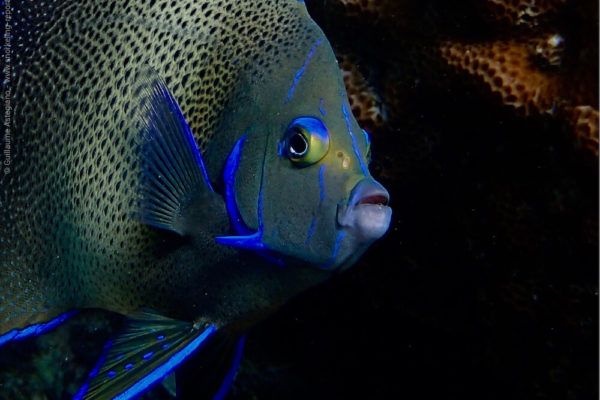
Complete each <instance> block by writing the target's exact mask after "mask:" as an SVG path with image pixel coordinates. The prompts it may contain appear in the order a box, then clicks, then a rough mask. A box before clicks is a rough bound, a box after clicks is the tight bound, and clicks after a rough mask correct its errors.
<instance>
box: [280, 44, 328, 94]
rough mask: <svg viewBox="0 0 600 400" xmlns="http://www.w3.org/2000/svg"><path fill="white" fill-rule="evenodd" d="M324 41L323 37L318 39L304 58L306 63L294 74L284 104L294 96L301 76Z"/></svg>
mask: <svg viewBox="0 0 600 400" xmlns="http://www.w3.org/2000/svg"><path fill="white" fill-rule="evenodd" d="M322 42H323V39H321V38H319V39H317V40H316V42H315V44H314V45H313V47H312V48H311V49H310V51H309V52H308V55H307V56H306V59H305V60H304V64H303V65H302V67H301V68H300V70H298V72H296V75H295V76H294V80H293V82H292V86H291V87H290V90H289V91H288V94H287V97H286V98H285V102H284V104H287V103H288V102H289V101H290V99H291V98H292V95H293V94H294V90H295V89H296V86H297V85H298V82H300V78H302V75H303V74H304V71H306V68H307V67H308V63H309V62H310V59H311V58H312V57H313V55H314V54H315V51H316V50H317V47H319V45H320V44H321V43H322Z"/></svg>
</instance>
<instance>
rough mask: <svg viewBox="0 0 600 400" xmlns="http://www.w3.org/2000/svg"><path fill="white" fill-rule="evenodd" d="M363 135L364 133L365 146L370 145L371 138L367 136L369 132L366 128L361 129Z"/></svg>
mask: <svg viewBox="0 0 600 400" xmlns="http://www.w3.org/2000/svg"><path fill="white" fill-rule="evenodd" d="M362 132H363V135H365V142H366V143H367V147H369V146H370V145H371V138H370V137H369V132H367V131H366V130H364V129H363V130H362Z"/></svg>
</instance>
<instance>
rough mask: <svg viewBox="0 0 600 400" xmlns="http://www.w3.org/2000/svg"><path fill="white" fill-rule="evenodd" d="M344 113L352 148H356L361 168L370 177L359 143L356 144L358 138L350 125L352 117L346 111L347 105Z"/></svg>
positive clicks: (344, 106)
mask: <svg viewBox="0 0 600 400" xmlns="http://www.w3.org/2000/svg"><path fill="white" fill-rule="evenodd" d="M342 112H343V113H344V119H345V120H346V126H347V127H348V133H349V134H350V138H351V139H352V147H353V148H354V154H356V157H357V158H358V162H359V163H360V168H361V169H362V172H363V174H364V175H365V176H369V169H368V168H367V166H366V165H365V162H364V161H363V158H362V156H361V155H360V150H358V143H357V142H356V137H355V136H354V133H352V126H351V124H350V116H349V115H348V110H347V109H346V105H345V104H342Z"/></svg>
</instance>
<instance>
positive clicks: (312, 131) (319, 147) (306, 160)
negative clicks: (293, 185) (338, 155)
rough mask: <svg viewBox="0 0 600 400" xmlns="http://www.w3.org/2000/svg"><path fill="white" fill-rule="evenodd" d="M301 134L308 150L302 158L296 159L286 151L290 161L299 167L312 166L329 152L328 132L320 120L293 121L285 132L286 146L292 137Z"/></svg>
mask: <svg viewBox="0 0 600 400" xmlns="http://www.w3.org/2000/svg"><path fill="white" fill-rule="evenodd" d="M298 134H301V135H302V136H303V137H304V139H305V141H306V143H307V145H308V149H307V151H306V152H305V153H304V155H303V156H301V157H297V156H296V155H293V154H292V152H291V151H290V150H288V154H289V156H290V157H289V158H290V160H291V161H292V162H293V163H294V164H295V165H297V166H299V167H305V166H308V165H312V164H314V163H316V162H318V161H319V160H321V159H322V158H323V157H325V155H326V154H327V152H328V151H329V132H328V131H327V128H326V127H325V125H324V124H323V122H321V120H319V119H317V118H313V117H302V118H297V119H295V120H294V121H293V122H292V123H291V124H290V126H289V128H288V129H287V132H286V136H287V137H286V146H288V149H289V146H290V141H291V140H292V138H293V137H294V135H298Z"/></svg>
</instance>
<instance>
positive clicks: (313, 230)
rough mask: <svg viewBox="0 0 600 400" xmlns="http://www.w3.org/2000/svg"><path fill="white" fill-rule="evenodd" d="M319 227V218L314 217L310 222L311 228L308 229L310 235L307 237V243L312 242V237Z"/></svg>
mask: <svg viewBox="0 0 600 400" xmlns="http://www.w3.org/2000/svg"><path fill="white" fill-rule="evenodd" d="M316 227H317V219H316V218H313V220H312V221H311V223H310V228H309V229H308V237H307V238H306V242H304V243H306V244H309V243H310V239H312V236H313V233H315V228H316Z"/></svg>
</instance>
